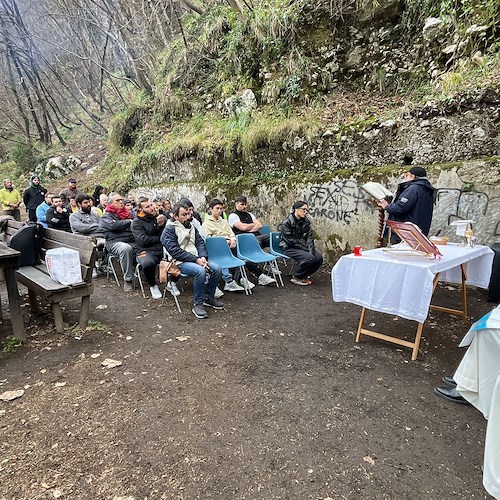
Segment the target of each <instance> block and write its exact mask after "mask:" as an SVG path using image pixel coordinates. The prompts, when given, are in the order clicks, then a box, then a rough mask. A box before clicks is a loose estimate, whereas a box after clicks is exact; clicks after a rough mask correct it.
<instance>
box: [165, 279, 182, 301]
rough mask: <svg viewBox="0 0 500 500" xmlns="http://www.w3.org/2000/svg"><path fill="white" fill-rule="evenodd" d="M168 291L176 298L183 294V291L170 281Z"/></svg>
mask: <svg viewBox="0 0 500 500" xmlns="http://www.w3.org/2000/svg"><path fill="white" fill-rule="evenodd" d="M167 290H168V291H169V292H170V293H171V294H172V295H175V296H176V297H178V296H179V295H180V294H181V291H180V290H179V289H178V288H177V285H176V284H175V283H174V282H173V281H169V282H168V283H167Z"/></svg>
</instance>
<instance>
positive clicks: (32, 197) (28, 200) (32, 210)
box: [23, 174, 47, 222]
mask: <svg viewBox="0 0 500 500" xmlns="http://www.w3.org/2000/svg"><path fill="white" fill-rule="evenodd" d="M46 193H47V190H46V189H44V188H43V187H42V186H41V185H40V178H39V177H38V175H36V174H34V175H32V176H31V179H30V186H29V187H28V188H27V189H25V190H24V193H23V203H24V205H25V206H26V210H27V211H28V218H29V220H30V221H33V222H36V208H37V207H38V205H40V203H43V200H44V199H45V194H46Z"/></svg>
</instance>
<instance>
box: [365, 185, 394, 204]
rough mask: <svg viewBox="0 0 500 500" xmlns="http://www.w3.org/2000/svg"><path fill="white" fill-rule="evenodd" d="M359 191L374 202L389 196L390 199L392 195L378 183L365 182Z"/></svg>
mask: <svg viewBox="0 0 500 500" xmlns="http://www.w3.org/2000/svg"><path fill="white" fill-rule="evenodd" d="M361 189H362V190H363V191H364V192H365V193H366V194H367V195H369V196H371V197H372V198H374V199H376V200H381V199H382V198H385V197H386V196H390V197H391V198H392V196H393V194H392V193H391V192H390V191H389V190H388V189H387V188H386V187H384V186H382V184H380V183H378V182H367V183H366V184H363V185H362V186H361Z"/></svg>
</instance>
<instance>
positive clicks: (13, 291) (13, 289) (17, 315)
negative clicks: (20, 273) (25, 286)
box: [3, 267, 26, 342]
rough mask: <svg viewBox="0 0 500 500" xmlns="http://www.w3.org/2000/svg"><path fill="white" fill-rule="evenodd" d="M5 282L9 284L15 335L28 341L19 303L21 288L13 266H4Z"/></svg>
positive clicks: (10, 307)
mask: <svg viewBox="0 0 500 500" xmlns="http://www.w3.org/2000/svg"><path fill="white" fill-rule="evenodd" d="M3 272H4V275H5V284H6V285H7V295H8V297H9V309H10V318H11V322H12V331H13V334H14V337H16V339H19V340H21V341H23V342H25V341H26V332H25V331H24V321H23V315H22V313H21V305H20V303H19V290H18V288H17V281H16V271H15V269H14V268H13V267H4V268H3Z"/></svg>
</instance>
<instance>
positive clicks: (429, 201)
mask: <svg viewBox="0 0 500 500" xmlns="http://www.w3.org/2000/svg"><path fill="white" fill-rule="evenodd" d="M435 193H436V188H434V187H433V186H432V185H431V183H430V182H429V179H427V172H426V170H425V168H423V167H411V168H410V170H409V171H408V172H406V173H405V181H404V182H401V183H400V184H399V185H398V189H397V191H396V196H395V197H394V201H393V202H392V203H388V202H387V201H386V200H384V199H382V200H379V201H378V206H379V207H382V208H383V209H384V210H385V211H386V212H387V213H388V214H389V217H388V219H389V220H393V221H397V222H413V224H416V225H417V226H418V227H419V228H420V230H421V231H422V233H424V234H425V235H426V236H427V235H428V234H429V230H430V228H431V222H432V212H433V210H434V197H435ZM400 241H401V239H400V238H399V236H398V235H397V234H393V235H392V237H391V243H399V242H400Z"/></svg>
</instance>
